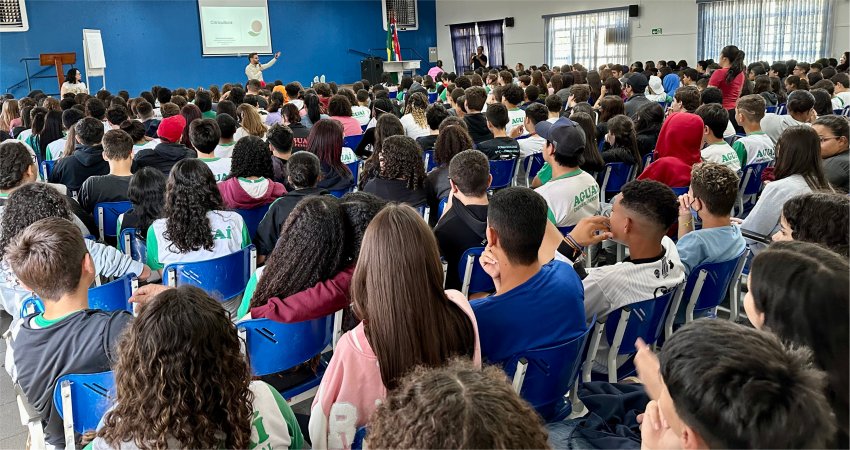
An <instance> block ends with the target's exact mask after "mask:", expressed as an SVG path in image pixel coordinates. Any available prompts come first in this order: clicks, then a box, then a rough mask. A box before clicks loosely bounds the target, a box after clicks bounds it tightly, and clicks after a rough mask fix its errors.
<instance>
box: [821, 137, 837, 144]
mask: <svg viewBox="0 0 850 450" xmlns="http://www.w3.org/2000/svg"><path fill="white" fill-rule="evenodd" d="M831 139H835V140H838V139H841V138H840V137H838V136H822V137H821V138H820V142H821V144H823V143H824V142H826V141H828V140H831Z"/></svg>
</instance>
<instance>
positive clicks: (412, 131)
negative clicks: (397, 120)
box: [401, 114, 431, 140]
mask: <svg viewBox="0 0 850 450" xmlns="http://www.w3.org/2000/svg"><path fill="white" fill-rule="evenodd" d="M401 124H402V126H404V134H406V135H408V136H409V137H412V138H413V139H414V140H416V138H420V137H422V136H428V135H430V134H431V128H430V127H428V124H427V123H426V124H425V126H424V127H421V126H419V124H418V123H416V119H414V118H413V114H406V115H404V116H402V118H401Z"/></svg>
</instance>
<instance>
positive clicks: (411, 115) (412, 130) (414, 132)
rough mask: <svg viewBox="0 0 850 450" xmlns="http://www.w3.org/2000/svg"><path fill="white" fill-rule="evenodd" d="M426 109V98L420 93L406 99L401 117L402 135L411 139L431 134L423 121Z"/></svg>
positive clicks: (425, 121)
mask: <svg viewBox="0 0 850 450" xmlns="http://www.w3.org/2000/svg"><path fill="white" fill-rule="evenodd" d="M427 108H428V97H426V96H425V94H423V93H421V92H417V93H415V94H413V95H411V96H410V98H408V99H407V102H406V104H405V105H404V115H403V116H402V117H401V124H402V125H403V126H404V134H406V135H408V136H410V137H412V138H413V139H416V138H419V137H422V136H428V135H429V134H431V128H430V127H429V126H428V121H427V120H426V119H425V110H426V109H427Z"/></svg>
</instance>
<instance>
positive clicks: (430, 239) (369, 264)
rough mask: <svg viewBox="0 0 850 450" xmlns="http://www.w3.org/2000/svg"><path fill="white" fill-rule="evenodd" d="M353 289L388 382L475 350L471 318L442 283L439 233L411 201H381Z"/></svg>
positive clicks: (356, 307) (393, 383)
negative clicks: (384, 204) (437, 234)
mask: <svg viewBox="0 0 850 450" xmlns="http://www.w3.org/2000/svg"><path fill="white" fill-rule="evenodd" d="M410 248H416V249H418V251H416V252H411V251H406V250H405V249H410ZM351 294H352V299H353V303H354V310H355V313H356V314H357V317H359V318H360V319H361V320H362V321H363V326H364V331H365V334H366V339H367V340H368V341H369V344H370V345H371V346H372V349H373V350H374V351H375V355H376V356H377V358H378V367H379V368H380V371H381V381H382V382H383V384H384V386H385V387H386V388H387V389H393V388H395V387H396V386H397V385H398V382H399V379H400V378H401V377H402V376H404V375H405V374H406V373H407V372H408V371H410V370H411V369H413V368H414V367H416V366H418V365H426V366H432V367H433V366H442V365H445V364H446V363H448V361H449V360H450V359H451V358H452V357H454V356H466V357H469V356H472V355H473V352H474V348H475V333H474V331H473V327H472V322H471V321H470V319H469V317H468V316H467V315H466V314H465V313H464V312H463V311H462V310H461V308H460V307H459V306H457V305H455V304H454V303H453V302H452V301H451V300H449V298H448V297H447V296H446V293H445V292H444V291H443V267H442V265H441V264H440V252H439V250H438V249H437V240H436V238H435V237H434V233H432V232H431V229H430V228H429V227H428V224H426V223H425V221H423V220H422V218H421V217H420V216H419V214H418V213H417V212H416V211H415V210H414V209H413V208H411V207H409V206H406V205H396V204H390V205H387V206H386V207H385V208H384V209H383V210H381V212H379V213H378V214H377V215H376V216H375V218H374V219H373V220H372V223H370V224H369V227H368V228H367V229H366V234H365V235H364V236H363V244H362V246H361V250H360V258H359V259H358V260H357V267H356V269H355V270H354V277H353V278H352V280H351Z"/></svg>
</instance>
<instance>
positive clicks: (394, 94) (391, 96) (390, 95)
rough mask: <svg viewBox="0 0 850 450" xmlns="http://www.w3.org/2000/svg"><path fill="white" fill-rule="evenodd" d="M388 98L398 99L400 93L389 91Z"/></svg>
mask: <svg viewBox="0 0 850 450" xmlns="http://www.w3.org/2000/svg"><path fill="white" fill-rule="evenodd" d="M387 98H389V99H395V98H398V91H388V92H387Z"/></svg>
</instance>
